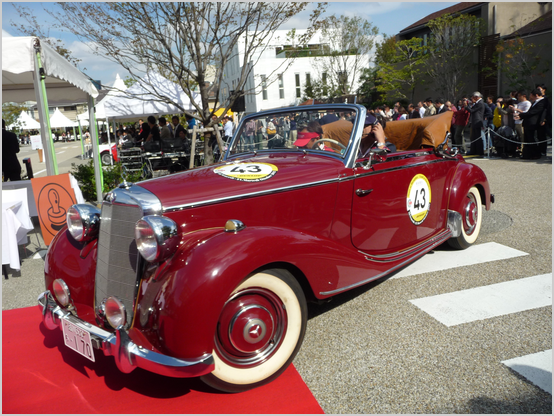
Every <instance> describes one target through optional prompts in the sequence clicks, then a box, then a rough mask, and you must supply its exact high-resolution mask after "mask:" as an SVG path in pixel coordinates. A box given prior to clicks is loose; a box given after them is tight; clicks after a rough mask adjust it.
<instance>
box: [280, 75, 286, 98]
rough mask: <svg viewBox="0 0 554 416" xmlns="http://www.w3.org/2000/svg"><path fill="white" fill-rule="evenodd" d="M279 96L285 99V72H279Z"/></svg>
mask: <svg viewBox="0 0 554 416" xmlns="http://www.w3.org/2000/svg"><path fill="white" fill-rule="evenodd" d="M279 98H280V99H281V100H283V99H284V98H285V87H284V84H283V74H279Z"/></svg>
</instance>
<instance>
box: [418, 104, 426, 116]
mask: <svg viewBox="0 0 554 416" xmlns="http://www.w3.org/2000/svg"><path fill="white" fill-rule="evenodd" d="M417 108H418V110H419V118H423V116H424V115H425V106H424V105H423V103H422V102H421V101H420V102H419V103H417Z"/></svg>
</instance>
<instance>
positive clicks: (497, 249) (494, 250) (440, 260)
mask: <svg viewBox="0 0 554 416" xmlns="http://www.w3.org/2000/svg"><path fill="white" fill-rule="evenodd" d="M527 255H528V253H525V252H523V251H519V250H516V249H514V248H511V247H507V246H504V245H502V244H498V243H484V244H478V245H475V246H471V247H469V248H467V249H466V250H454V251H434V252H433V253H432V254H427V255H425V256H424V257H422V258H421V259H419V260H418V261H416V262H415V263H412V264H411V265H409V266H408V267H406V268H405V269H403V270H401V271H400V272H398V273H397V274H395V275H394V276H392V277H391V279H398V278H401V277H408V276H413V275H415V274H422V273H429V272H437V271H440V270H448V269H453V268H456V267H462V266H471V265H474V264H480V263H486V262H489V261H497V260H505V259H509V258H513V257H520V256H527Z"/></svg>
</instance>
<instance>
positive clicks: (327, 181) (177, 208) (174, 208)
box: [162, 159, 447, 213]
mask: <svg viewBox="0 0 554 416" xmlns="http://www.w3.org/2000/svg"><path fill="white" fill-rule="evenodd" d="M446 161H447V160H444V159H438V160H433V161H427V162H421V163H416V164H415V165H404V166H398V167H394V168H389V169H383V170H379V171H374V172H366V173H361V174H356V175H352V176H344V177H339V178H333V179H325V180H322V181H316V182H308V183H303V184H299V185H293V186H287V187H282V188H274V189H267V190H265V191H258V192H251V193H247V194H241V195H233V196H228V197H225V198H214V199H208V200H204V201H198V202H191V203H188V204H182V205H174V206H170V207H164V208H163V211H162V213H166V212H175V211H181V210H184V209H189V208H195V207H199V206H204V205H212V204H217V203H219V202H229V201H235V200H238V199H243V198H253V197H256V196H263V195H270V194H273V193H279V192H286V191H289V190H291V191H292V190H298V189H302V188H311V187H313V186H319V185H327V184H330V183H333V182H344V181H349V180H353V179H357V178H360V177H365V176H369V175H377V174H380V173H386V172H391V171H395V170H400V169H408V168H411V167H414V166H416V167H417V166H423V165H427V164H431V163H438V162H446Z"/></svg>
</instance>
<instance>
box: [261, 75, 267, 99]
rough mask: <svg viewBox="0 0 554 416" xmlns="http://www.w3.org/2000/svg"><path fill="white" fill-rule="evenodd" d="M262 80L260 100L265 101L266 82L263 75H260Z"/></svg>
mask: <svg viewBox="0 0 554 416" xmlns="http://www.w3.org/2000/svg"><path fill="white" fill-rule="evenodd" d="M261 78H262V99H263V100H267V80H266V77H265V75H261Z"/></svg>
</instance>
